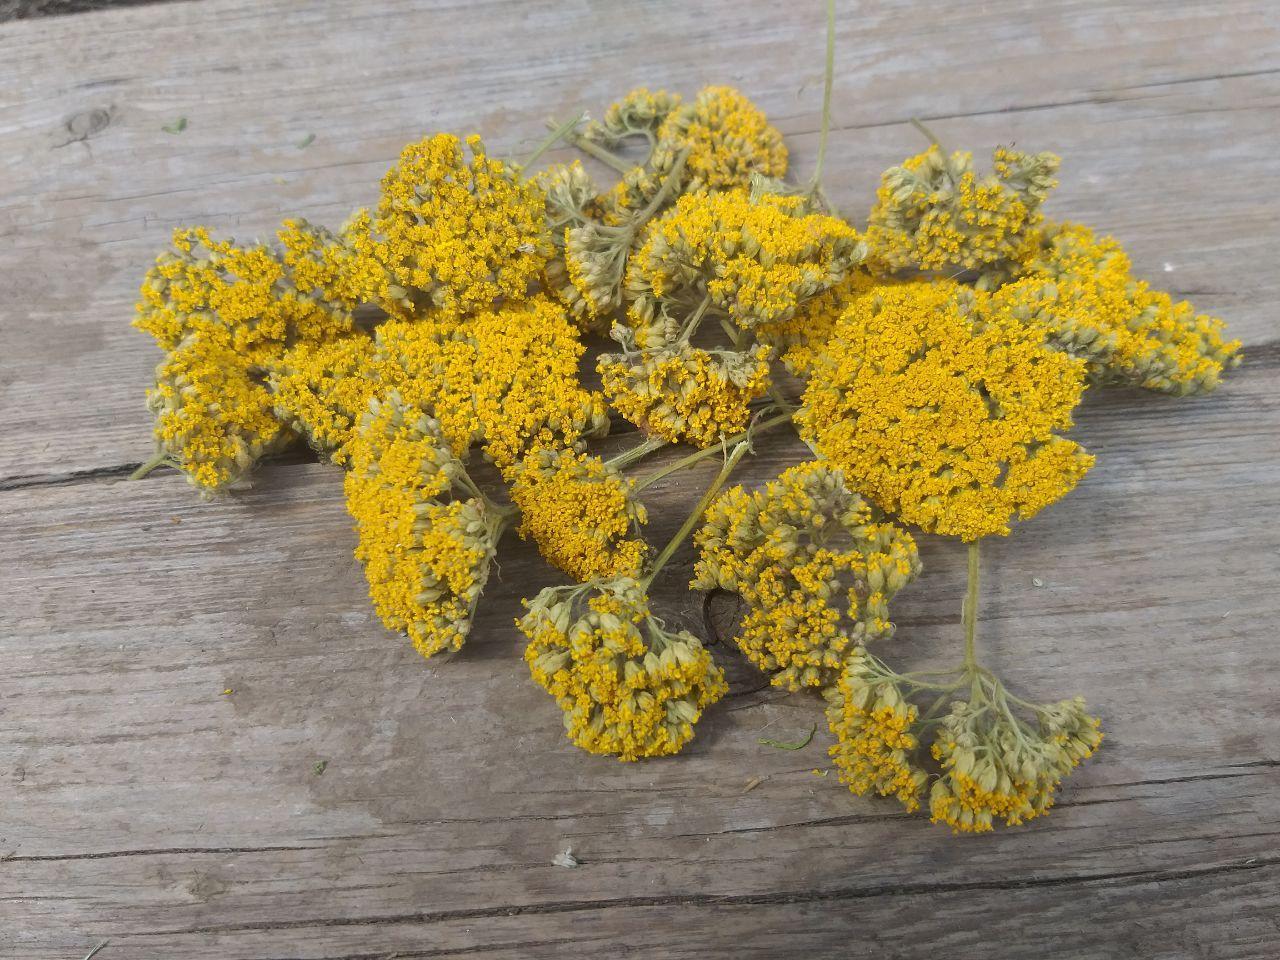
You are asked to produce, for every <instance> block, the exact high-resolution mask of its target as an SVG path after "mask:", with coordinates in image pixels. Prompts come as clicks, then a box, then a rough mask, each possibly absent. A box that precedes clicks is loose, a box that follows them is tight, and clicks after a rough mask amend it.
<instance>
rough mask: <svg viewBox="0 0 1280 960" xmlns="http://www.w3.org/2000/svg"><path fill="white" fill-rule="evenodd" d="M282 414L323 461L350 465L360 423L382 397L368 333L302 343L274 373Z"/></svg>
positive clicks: (272, 383)
mask: <svg viewBox="0 0 1280 960" xmlns="http://www.w3.org/2000/svg"><path fill="white" fill-rule="evenodd" d="M270 387H271V392H272V394H273V395H274V397H275V407H276V413H277V414H278V415H279V416H280V418H281V419H282V420H283V421H284V422H286V423H288V424H289V425H290V426H291V427H292V428H293V429H294V430H295V431H297V432H298V433H299V434H301V435H302V436H304V437H306V439H307V442H308V443H309V444H310V445H311V448H312V449H313V450H315V451H316V452H317V453H318V454H320V456H321V457H324V458H327V459H329V460H330V461H332V462H333V463H336V464H338V465H339V466H346V464H347V462H348V460H349V459H350V455H351V454H350V447H351V443H352V441H353V440H354V439H355V433H356V428H357V426H359V423H360V418H361V417H362V416H363V415H364V412H365V411H366V410H367V409H368V406H369V401H370V400H371V399H372V398H373V397H374V396H375V395H376V393H377V390H378V381H377V380H376V379H375V376H374V341H373V338H372V337H371V336H369V335H368V334H366V333H363V332H358V333H353V334H352V335H351V336H348V337H342V338H341V339H338V340H334V341H331V342H329V343H322V344H319V345H313V344H309V343H307V344H299V345H298V346H296V347H294V348H293V349H292V350H290V351H289V352H288V353H287V354H285V356H284V359H283V360H282V361H281V362H280V363H279V364H277V365H276V366H275V367H274V368H273V370H272V371H271V380H270Z"/></svg>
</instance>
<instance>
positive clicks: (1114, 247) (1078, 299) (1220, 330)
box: [992, 223, 1240, 396]
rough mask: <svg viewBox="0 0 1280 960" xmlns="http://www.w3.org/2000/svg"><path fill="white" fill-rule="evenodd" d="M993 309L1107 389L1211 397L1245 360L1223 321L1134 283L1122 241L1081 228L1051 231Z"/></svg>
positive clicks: (1000, 291)
mask: <svg viewBox="0 0 1280 960" xmlns="http://www.w3.org/2000/svg"><path fill="white" fill-rule="evenodd" d="M992 306H993V308H994V309H995V310H998V311H1002V312H1005V313H1007V314H1008V315H1009V316H1012V317H1014V318H1015V319H1017V320H1018V321H1020V322H1022V323H1025V324H1027V325H1029V326H1031V327H1033V328H1035V329H1037V330H1040V331H1042V332H1043V333H1044V335H1045V337H1046V338H1047V340H1048V342H1049V343H1050V344H1052V345H1053V346H1055V347H1057V348H1059V349H1061V350H1065V351H1066V352H1067V353H1069V354H1071V355H1072V356H1075V357H1080V358H1082V359H1084V360H1086V361H1087V362H1088V364H1089V372H1090V375H1091V377H1092V378H1093V379H1095V380H1097V381H1100V382H1118V383H1125V384H1132V385H1134V386H1141V387H1145V388H1146V389H1148V390H1159V391H1161V392H1163V393H1171V394H1175V395H1178V396H1181V395H1185V394H1192V393H1204V392H1208V391H1209V390H1212V389H1213V388H1214V387H1216V386H1217V385H1218V383H1219V382H1220V380H1221V377H1222V373H1223V371H1224V370H1225V369H1227V368H1229V367H1232V366H1235V365H1236V364H1237V363H1239V359H1240V357H1239V351H1240V341H1238V340H1233V341H1230V342H1228V341H1227V340H1226V339H1225V337H1224V333H1225V325H1224V324H1223V322H1222V321H1221V320H1219V319H1217V318H1216V317H1211V316H1208V315H1205V314H1197V313H1196V312H1195V308H1194V307H1192V306H1191V304H1190V303H1188V302H1186V301H1185V300H1184V301H1179V302H1175V301H1174V300H1173V298H1172V297H1170V296H1169V295H1168V294H1167V293H1163V292H1161V291H1159V290H1152V289H1151V288H1150V287H1149V286H1148V285H1147V284H1146V283H1144V282H1142V281H1140V280H1137V279H1135V278H1134V277H1133V275H1132V273H1131V271H1130V262H1129V258H1128V256H1126V254H1125V253H1124V251H1123V250H1122V249H1121V248H1120V245H1119V244H1118V243H1116V241H1115V240H1113V239H1112V238H1111V237H1096V236H1095V235H1094V233H1093V231H1091V230H1090V229H1089V228H1087V227H1084V226H1080V225H1079V224H1071V223H1063V224H1054V225H1051V226H1049V227H1047V228H1046V229H1045V231H1044V232H1043V234H1042V235H1041V237H1040V241H1039V243H1038V244H1037V245H1036V246H1035V247H1034V248H1033V250H1032V251H1031V255H1030V257H1029V258H1028V261H1027V263H1026V265H1025V268H1024V275H1023V277H1022V279H1019V280H1017V281H1015V282H1013V283H1009V284H1006V285H1005V286H1002V287H1000V288H999V289H998V290H996V291H995V293H994V295H993V297H992Z"/></svg>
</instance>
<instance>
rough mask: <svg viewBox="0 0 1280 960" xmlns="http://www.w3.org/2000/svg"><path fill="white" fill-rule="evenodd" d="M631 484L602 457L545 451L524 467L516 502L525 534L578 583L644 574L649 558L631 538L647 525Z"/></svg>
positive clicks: (643, 545)
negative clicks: (642, 569)
mask: <svg viewBox="0 0 1280 960" xmlns="http://www.w3.org/2000/svg"><path fill="white" fill-rule="evenodd" d="M631 487H632V482H631V481H630V480H628V479H627V478H626V477H624V476H623V475H622V474H621V473H620V472H619V471H617V470H615V469H613V468H612V467H610V466H609V465H608V464H606V463H605V462H604V461H603V460H601V459H600V458H599V457H595V456H589V455H588V454H585V453H575V452H574V451H572V450H565V449H559V448H548V447H544V448H541V449H539V450H535V451H534V452H533V453H531V454H530V455H529V456H528V457H527V458H526V459H525V461H524V462H523V463H522V464H521V465H520V468H519V470H518V471H516V473H515V480H514V482H513V483H512V485H511V499H512V500H513V501H515V504H516V506H518V507H519V508H520V516H521V523H520V535H521V536H522V537H524V538H525V539H532V540H534V541H535V542H536V543H537V544H538V549H539V551H541V553H542V555H543V556H544V557H545V558H546V559H547V560H548V561H549V562H550V563H553V564H555V566H557V567H559V568H560V569H561V570H563V571H564V572H565V573H567V574H569V575H570V576H571V577H573V578H574V579H575V580H578V581H579V582H585V581H587V580H593V579H609V578H613V577H620V576H632V577H636V576H639V575H640V566H641V564H642V563H643V562H644V558H645V556H646V554H647V553H648V545H647V544H646V543H645V542H644V540H642V539H640V538H638V537H635V536H632V535H633V534H635V532H636V530H637V529H638V527H639V526H640V525H641V524H643V523H645V522H646V521H647V520H648V515H647V514H646V512H645V509H644V504H642V503H640V502H639V501H638V500H636V499H634V498H633V497H632V495H631Z"/></svg>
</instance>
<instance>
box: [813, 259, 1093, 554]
mask: <svg viewBox="0 0 1280 960" xmlns="http://www.w3.org/2000/svg"><path fill="white" fill-rule="evenodd" d="M988 301H989V296H988V295H987V294H985V293H983V292H981V291H973V290H971V289H969V288H967V287H963V286H961V285H959V284H955V283H951V282H948V281H935V282H919V281H918V282H912V283H902V284H896V285H892V286H888V287H884V288H881V289H877V290H874V291H872V292H870V293H868V294H865V295H864V296H862V297H860V298H858V299H856V300H855V301H854V302H853V304H852V305H851V306H850V307H849V309H848V310H847V311H846V313H845V314H844V316H843V317H841V319H840V322H839V323H838V324H837V326H836V330H835V334H834V336H833V338H832V340H831V342H830V344H829V345H828V349H827V352H826V354H825V355H824V356H823V357H822V359H821V360H820V361H819V362H818V363H817V364H816V366H815V367H814V370H813V374H812V377H811V379H810V381H809V385H808V387H807V389H806V391H805V394H804V406H803V408H802V409H801V412H800V413H799V415H798V417H797V422H798V423H799V425H800V429H801V434H802V436H804V437H805V438H806V439H807V440H808V441H809V442H810V443H812V444H813V445H814V448H815V449H816V450H817V451H818V453H819V454H820V455H821V456H823V457H825V458H826V459H828V460H830V461H831V462H833V463H835V464H836V465H838V466H840V467H841V468H842V469H843V470H844V472H845V476H846V478H848V479H849V480H850V481H851V482H853V483H854V484H855V486H856V487H857V489H858V490H859V492H861V493H864V494H865V495H866V496H868V497H870V498H871V500H873V501H874V502H875V503H877V504H878V505H879V506H880V507H882V508H883V509H885V510H887V511H889V512H890V513H894V514H896V515H898V516H899V517H900V518H901V519H902V520H903V521H904V522H906V523H911V524H915V525H917V526H919V527H921V528H922V529H924V530H926V531H929V532H932V533H941V534H944V535H948V536H958V537H960V538H962V539H964V540H967V541H971V540H975V539H977V538H979V537H984V536H988V535H991V534H999V535H1007V534H1008V532H1009V524H1010V522H1011V521H1012V520H1013V519H1014V518H1015V517H1016V518H1018V519H1026V518H1028V517H1031V516H1033V515H1034V514H1036V513H1037V512H1039V511H1040V510H1041V509H1043V508H1044V507H1046V506H1048V505H1049V504H1051V503H1053V502H1054V501H1055V500H1057V499H1059V498H1060V497H1062V496H1063V495H1064V494H1066V493H1067V492H1068V491H1070V490H1071V489H1072V488H1074V487H1075V485H1076V484H1077V483H1078V482H1079V480H1080V478H1081V477H1083V476H1084V474H1085V472H1086V471H1087V470H1088V469H1089V467H1090V466H1092V464H1093V457H1091V456H1089V455H1088V454H1086V453H1085V452H1084V451H1083V450H1082V449H1081V448H1080V446H1079V445H1078V444H1076V443H1075V442H1074V441H1071V440H1067V439H1065V438H1063V437H1061V436H1059V435H1058V434H1057V433H1056V432H1055V431H1058V430H1064V429H1067V428H1069V427H1070V426H1071V422H1072V420H1071V416H1072V411H1073V410H1074V409H1075V407H1076V405H1077V404H1078V403H1079V402H1080V397H1081V394H1082V393H1083V390H1084V365H1083V363H1082V362H1081V361H1078V360H1075V359H1072V358H1071V357H1068V356H1066V355H1065V354H1063V353H1059V352H1057V351H1054V350H1050V349H1049V348H1047V347H1045V346H1044V345H1043V344H1042V342H1041V336H1040V335H1039V334H1038V333H1036V332H1035V331H1032V330H1029V329H1028V328H1027V327H1025V326H1023V325H1021V324H1019V323H1018V322H1016V321H1014V320H1013V319H1011V318H1009V317H1007V316H1004V315H1002V314H1000V313H995V312H992V311H991V310H990V305H989V302H988Z"/></svg>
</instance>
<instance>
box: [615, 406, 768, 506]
mask: <svg viewBox="0 0 1280 960" xmlns="http://www.w3.org/2000/svg"><path fill="white" fill-rule="evenodd" d="M789 420H791V413H790V412H787V413H782V414H779V415H778V416H776V417H771V418H769V419H768V420H761V421H760V422H759V423H757V424H755V425H754V426H751V427H748V428H747V429H746V430H743V431H742V432H741V433H735V434H734V435H733V436H732V437H726V438H725V441H724V442H725V443H726V444H735V443H741V442H742V441H743V440H746V439H747V438H748V437H749V436H754V435H755V434H757V433H763V432H765V431H766V430H772V429H773V428H774V427H777V426H779V425H781V424H783V423H786V422H788V421H789ZM719 452H720V447H707V448H706V449H705V450H698V451H696V452H694V453H691V454H689V455H688V456H687V457H682V458H680V459H679V460H676V461H675V462H674V463H669V464H667V465H666V466H665V467H663V468H662V469H661V470H658V471H656V472H654V473H651V474H649V476H647V477H645V478H644V479H642V480H637V481H636V483H635V485H634V486H633V487H632V488H631V492H632V493H633V494H634V493H639V492H640V491H641V490H643V489H644V488H645V487H648V486H650V485H652V484H654V483H657V482H658V481H659V480H661V479H662V478H663V477H669V476H671V474H673V473H677V472H678V471H680V470H683V469H684V468H685V467H691V466H693V465H694V464H695V463H699V462H700V461H702V460H705V459H706V458H707V457H712V456H715V455H716V454H717V453H719Z"/></svg>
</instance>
